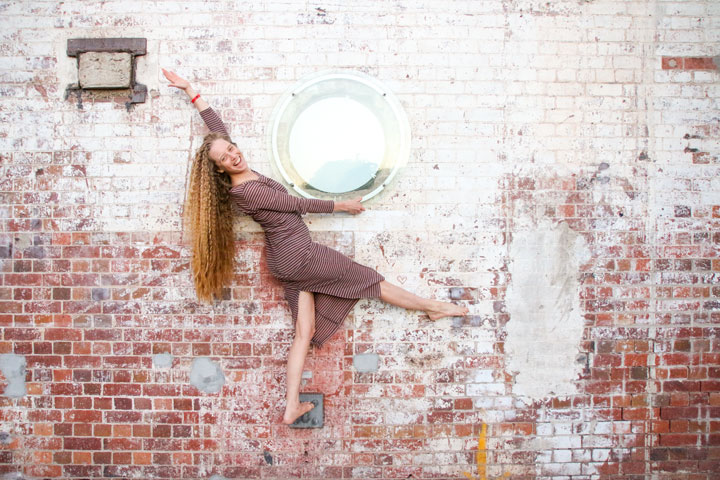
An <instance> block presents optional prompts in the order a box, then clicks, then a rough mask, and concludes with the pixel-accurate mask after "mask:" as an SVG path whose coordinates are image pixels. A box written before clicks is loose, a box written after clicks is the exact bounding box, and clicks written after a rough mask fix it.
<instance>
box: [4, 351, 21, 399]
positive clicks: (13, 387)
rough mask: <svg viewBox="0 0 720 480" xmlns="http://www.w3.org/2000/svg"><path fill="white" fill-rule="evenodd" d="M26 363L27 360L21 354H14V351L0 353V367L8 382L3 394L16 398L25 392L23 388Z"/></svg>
mask: <svg viewBox="0 0 720 480" xmlns="http://www.w3.org/2000/svg"><path fill="white" fill-rule="evenodd" d="M26 365H27V362H26V361H25V357H23V356H22V355H15V354H14V353H6V354H3V355H0V369H1V370H2V373H3V375H4V376H5V379H6V380H7V382H8V384H7V386H6V387H5V391H4V392H3V395H5V396H6V397H11V398H18V397H22V396H25V395H26V394H27V389H26V388H25V366H26Z"/></svg>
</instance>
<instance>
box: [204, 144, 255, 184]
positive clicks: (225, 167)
mask: <svg viewBox="0 0 720 480" xmlns="http://www.w3.org/2000/svg"><path fill="white" fill-rule="evenodd" d="M209 154H210V158H211V159H212V160H213V161H214V162H215V165H217V167H218V169H219V170H222V171H223V172H227V173H228V175H232V174H234V173H243V172H245V171H246V170H247V169H248V164H247V162H246V161H245V157H244V156H243V154H242V152H241V151H240V150H238V148H237V147H236V146H235V145H233V144H232V143H230V142H228V141H227V140H224V139H222V138H218V139H217V140H215V141H214V142H213V143H212V144H211V145H210V151H209Z"/></svg>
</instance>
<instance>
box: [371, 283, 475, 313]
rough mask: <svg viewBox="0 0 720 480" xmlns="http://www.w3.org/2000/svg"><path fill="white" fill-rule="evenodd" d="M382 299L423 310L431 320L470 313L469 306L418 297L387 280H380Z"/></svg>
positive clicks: (396, 304)
mask: <svg viewBox="0 0 720 480" xmlns="http://www.w3.org/2000/svg"><path fill="white" fill-rule="evenodd" d="M380 299H381V300H382V301H384V302H387V303H390V304H392V305H395V306H397V307H402V308H406V309H408V310H422V311H423V312H425V313H427V314H428V316H429V317H430V320H438V319H440V318H444V317H461V316H463V315H467V313H468V309H467V307H464V306H462V305H455V304H454V303H450V302H440V301H438V300H430V299H428V298H422V297H418V296H417V295H415V294H413V293H410V292H408V291H407V290H404V289H402V288H400V287H398V286H397V285H393V284H392V283H390V282H387V281H382V282H380Z"/></svg>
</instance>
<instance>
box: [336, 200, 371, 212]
mask: <svg viewBox="0 0 720 480" xmlns="http://www.w3.org/2000/svg"><path fill="white" fill-rule="evenodd" d="M360 200H362V197H358V198H355V199H353V200H345V201H344V202H335V209H334V210H333V211H334V212H347V213H349V214H351V215H357V214H358V213H360V212H364V211H365V207H363V206H362V203H360Z"/></svg>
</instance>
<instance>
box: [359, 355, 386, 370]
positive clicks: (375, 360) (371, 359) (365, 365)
mask: <svg viewBox="0 0 720 480" xmlns="http://www.w3.org/2000/svg"><path fill="white" fill-rule="evenodd" d="M379 364H380V357H379V356H378V354H377V353H358V354H357V355H354V356H353V366H354V367H355V370H357V371H358V372H377V370H378V365H379Z"/></svg>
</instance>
